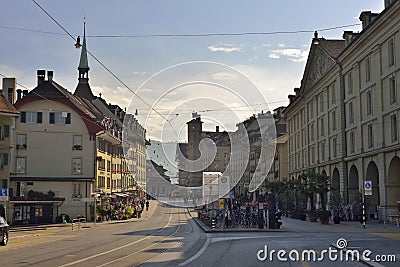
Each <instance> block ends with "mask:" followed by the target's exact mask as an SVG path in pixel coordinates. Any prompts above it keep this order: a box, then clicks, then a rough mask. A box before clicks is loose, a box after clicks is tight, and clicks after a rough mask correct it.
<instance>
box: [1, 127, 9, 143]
mask: <svg viewBox="0 0 400 267" xmlns="http://www.w3.org/2000/svg"><path fill="white" fill-rule="evenodd" d="M8 137H10V125H3V126H0V140H4V138H8Z"/></svg>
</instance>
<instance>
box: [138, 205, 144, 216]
mask: <svg viewBox="0 0 400 267" xmlns="http://www.w3.org/2000/svg"><path fill="white" fill-rule="evenodd" d="M137 209H138V211H137V215H138V219H140V218H141V217H142V210H143V209H142V208H141V206H139V205H138V206H137Z"/></svg>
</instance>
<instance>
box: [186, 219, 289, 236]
mask: <svg viewBox="0 0 400 267" xmlns="http://www.w3.org/2000/svg"><path fill="white" fill-rule="evenodd" d="M192 218H193V220H194V221H195V222H196V223H197V225H198V226H200V228H201V229H202V230H203V231H204V232H206V233H234V232H237V233H241V232H278V233H279V232H288V231H286V230H283V229H256V228H227V229H211V228H210V227H208V226H206V225H205V224H204V223H203V222H202V221H200V219H199V218H197V217H192Z"/></svg>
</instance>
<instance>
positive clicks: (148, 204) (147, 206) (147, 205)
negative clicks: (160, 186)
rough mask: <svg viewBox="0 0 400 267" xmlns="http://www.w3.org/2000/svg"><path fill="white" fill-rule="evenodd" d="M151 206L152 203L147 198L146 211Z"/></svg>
mask: <svg viewBox="0 0 400 267" xmlns="http://www.w3.org/2000/svg"><path fill="white" fill-rule="evenodd" d="M149 206H150V203H149V201H148V200H147V201H146V211H148V210H149Z"/></svg>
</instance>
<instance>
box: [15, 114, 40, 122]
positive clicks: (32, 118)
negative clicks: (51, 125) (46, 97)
mask: <svg viewBox="0 0 400 267" xmlns="http://www.w3.org/2000/svg"><path fill="white" fill-rule="evenodd" d="M42 119H43V113H42V112H31V111H21V116H20V122H21V123H42Z"/></svg>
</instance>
